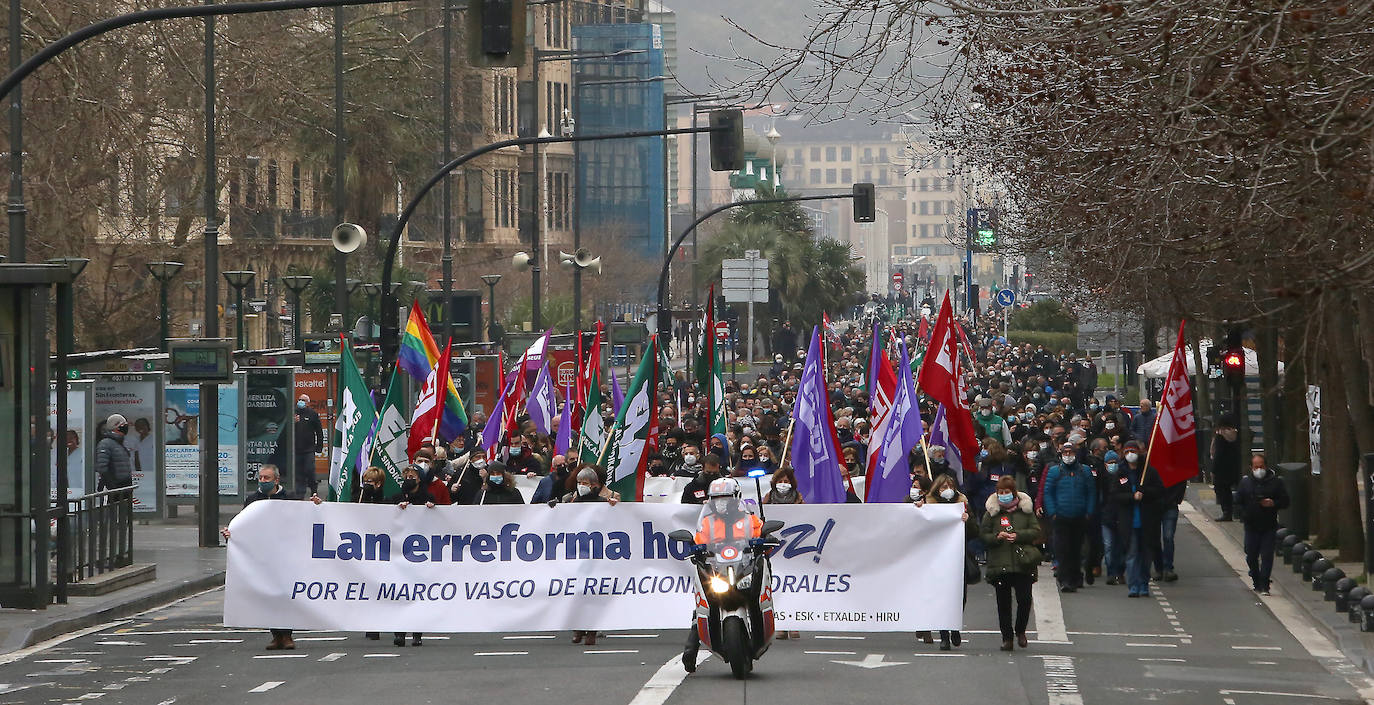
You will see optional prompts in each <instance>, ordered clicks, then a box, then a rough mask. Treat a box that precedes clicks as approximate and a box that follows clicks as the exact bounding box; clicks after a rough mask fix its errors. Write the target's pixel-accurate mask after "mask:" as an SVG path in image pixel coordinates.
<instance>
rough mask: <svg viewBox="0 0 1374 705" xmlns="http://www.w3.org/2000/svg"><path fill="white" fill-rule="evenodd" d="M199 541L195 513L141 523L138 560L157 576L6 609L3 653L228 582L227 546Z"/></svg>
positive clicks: (0, 620) (0, 639)
mask: <svg viewBox="0 0 1374 705" xmlns="http://www.w3.org/2000/svg"><path fill="white" fill-rule="evenodd" d="M222 519H223V520H224V521H226V522H227V521H228V519H229V517H227V516H226V517H222ZM198 543H199V534H198V529H197V527H196V524H195V518H194V516H192V517H190V518H179V519H174V520H170V521H168V522H165V523H162V522H159V523H154V524H150V525H147V526H144V525H141V524H135V525H134V564H135V565H140V564H154V565H156V566H157V578H156V579H155V580H152V581H149V582H146V583H141V584H138V585H134V586H131V587H127V588H124V589H122V590H116V591H114V592H111V593H109V594H107V595H100V596H98V597H72V598H69V599H68V602H67V604H65V605H58V604H54V605H50V606H49V607H48V608H47V609H46V610H20V609H0V654H4V653H8V652H11V651H15V650H17V649H22V648H24V647H26V646H32V645H33V644H36V643H38V642H41V641H45V640H47V639H51V638H53V637H56V636H60V635H62V634H66V633H68V632H73V631H77V630H80V629H85V628H87V627H93V626H96V625H98V624H104V623H105V622H109V621H112V620H115V619H119V618H121V617H127V616H129V615H132V614H136V613H138V612H142V611H144V610H148V609H151V608H153V607H157V606H159V605H164V604H167V603H169V602H172V601H175V600H178V599H181V598H183V597H186V596H188V595H193V594H195V593H198V592H202V591H204V590H209V589H211V588H214V587H218V586H220V585H223V584H224V561H225V553H224V549H223V548H199V547H198V546H197V544H198Z"/></svg>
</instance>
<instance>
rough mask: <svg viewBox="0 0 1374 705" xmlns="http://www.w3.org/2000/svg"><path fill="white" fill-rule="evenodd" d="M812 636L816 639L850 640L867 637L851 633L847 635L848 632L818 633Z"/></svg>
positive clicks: (859, 639)
mask: <svg viewBox="0 0 1374 705" xmlns="http://www.w3.org/2000/svg"><path fill="white" fill-rule="evenodd" d="M812 638H814V639H843V640H848V641H861V640H863V639H866V638H867V637H862V636H849V635H846V634H817V635H815V636H814V637H812Z"/></svg>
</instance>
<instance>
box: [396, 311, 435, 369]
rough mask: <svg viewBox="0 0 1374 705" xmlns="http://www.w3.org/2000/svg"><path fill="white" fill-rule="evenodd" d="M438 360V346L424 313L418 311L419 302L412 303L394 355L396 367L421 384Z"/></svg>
mask: <svg viewBox="0 0 1374 705" xmlns="http://www.w3.org/2000/svg"><path fill="white" fill-rule="evenodd" d="M438 359H439V346H438V345H436V344H435V343H434V336H433V335H432V334H431V333H430V331H429V323H427V322H426V321H425V314H424V311H422V310H420V304H419V302H414V301H412V302H411V304H410V317H409V318H408V319H406V329H405V333H404V334H402V335H401V347H400V350H399V351H398V352H397V354H396V366H397V367H400V368H401V369H403V370H405V372H406V374H408V375H410V376H411V377H412V378H414V380H415V381H416V382H423V381H425V379H426V378H427V377H429V375H430V373H432V372H433V371H434V363H435V361H436V360H438Z"/></svg>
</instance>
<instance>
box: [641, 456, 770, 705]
mask: <svg viewBox="0 0 1374 705" xmlns="http://www.w3.org/2000/svg"><path fill="white" fill-rule="evenodd" d="M782 527H783V522H781V521H776V520H774V521H761V520H760V519H759V518H758V517H757V516H756V515H755V514H754V513H752V512H750V511H749V510H748V508H747V507H746V505H745V504H744V502H743V501H742V500H741V499H740V492H739V485H738V484H737V483H736V481H735V480H734V479H732V478H720V479H717V480H716V481H714V482H712V483H711V486H710V488H709V490H708V498H707V500H706V502H705V503H704V504H703V505H702V508H701V514H700V516H699V518H698V520H697V532H696V533H695V534H693V533H692V532H690V531H688V530H686V529H678V530H676V531H673V532H672V533H670V534H669V535H668V537H669V538H670V539H672V540H674V541H681V542H683V543H687V544H691V545H693V547H694V551H693V553H692V555H691V558H690V560H691V562H692V564H693V565H694V566H696V571H695V576H694V581H693V587H694V588H695V591H694V599H695V601H696V610H695V612H694V617H695V621H694V624H695V627H696V630H697V634H698V636H699V637H700V639H701V641H702V643H703V645H705V646H706V648H708V649H710V650H711V651H712V652H713V653H715V654H716V655H717V656H719V657H720V658H721V659H723V660H724V661H725V662H727V663H729V664H730V671H731V672H732V673H733V674H734V676H735V678H737V679H740V680H743V679H745V678H747V677H748V676H749V672H750V671H752V670H753V669H754V661H755V660H756V659H758V658H760V657H762V656H763V654H764V652H766V651H768V647H769V646H771V645H772V643H773V630H774V616H773V590H772V579H773V570H772V564H771V563H770V562H769V558H768V552H769V550H770V549H772V548H774V547H776V546H778V545H779V544H780V541H779V540H778V539H777V538H774V537H773V536H772V534H773V533H774V532H776V531H777V530H779V529H781V528H782Z"/></svg>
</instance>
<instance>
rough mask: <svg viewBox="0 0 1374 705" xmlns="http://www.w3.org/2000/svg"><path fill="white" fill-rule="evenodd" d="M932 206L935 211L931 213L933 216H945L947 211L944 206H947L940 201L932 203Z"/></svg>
mask: <svg viewBox="0 0 1374 705" xmlns="http://www.w3.org/2000/svg"><path fill="white" fill-rule="evenodd" d="M930 205H931V206H933V210H932V211H931V215H944V214H945V211H944V205H945V204H943V203H941V202H940V201H932V202H931V204H930Z"/></svg>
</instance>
